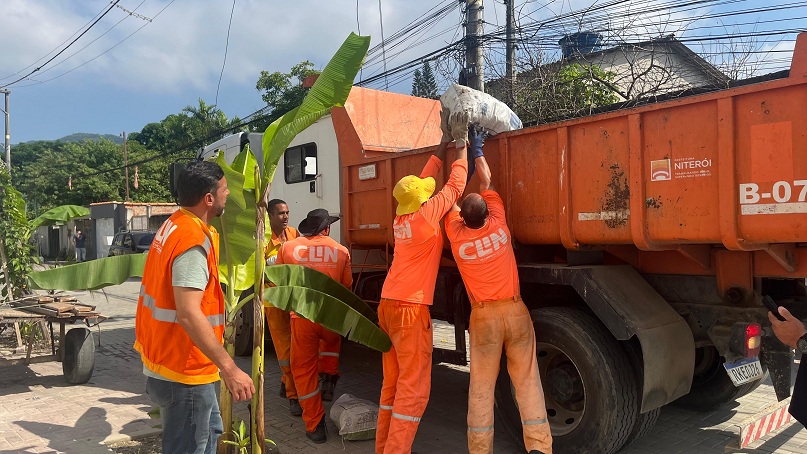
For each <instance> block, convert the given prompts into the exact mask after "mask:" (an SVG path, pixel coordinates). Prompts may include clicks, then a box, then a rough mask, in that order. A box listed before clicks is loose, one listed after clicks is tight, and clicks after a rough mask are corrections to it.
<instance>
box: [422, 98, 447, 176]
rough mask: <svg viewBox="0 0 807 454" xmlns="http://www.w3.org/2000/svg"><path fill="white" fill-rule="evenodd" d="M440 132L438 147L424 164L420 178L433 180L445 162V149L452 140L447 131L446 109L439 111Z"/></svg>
mask: <svg viewBox="0 0 807 454" xmlns="http://www.w3.org/2000/svg"><path fill="white" fill-rule="evenodd" d="M440 131H442V132H443V137H441V138H440V145H439V146H438V147H437V150H436V151H435V152H434V155H433V156H432V157H430V158H429V160H428V161H427V162H426V165H425V166H424V167H423V171H422V172H420V178H427V177H432V178H435V177H436V176H437V172H439V171H440V168H441V167H442V166H443V162H444V161H445V160H446V148H448V144H449V143H451V142H452V141H453V140H454V138H453V137H452V136H451V132H450V131H449V126H448V111H447V110H446V109H442V110H441V111H440ZM435 158H436V159H435Z"/></svg>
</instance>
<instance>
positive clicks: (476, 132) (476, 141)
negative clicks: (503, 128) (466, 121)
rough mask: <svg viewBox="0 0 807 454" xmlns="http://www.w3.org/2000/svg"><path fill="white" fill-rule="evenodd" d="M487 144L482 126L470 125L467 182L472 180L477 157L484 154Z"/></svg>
mask: <svg viewBox="0 0 807 454" xmlns="http://www.w3.org/2000/svg"><path fill="white" fill-rule="evenodd" d="M484 145H485V133H484V132H483V131H482V128H477V127H474V126H470V127H468V179H467V180H466V181H465V184H466V185H467V184H468V183H470V182H471V177H473V176H474V173H476V158H478V157H480V156H484V154H483V153H482V146H484Z"/></svg>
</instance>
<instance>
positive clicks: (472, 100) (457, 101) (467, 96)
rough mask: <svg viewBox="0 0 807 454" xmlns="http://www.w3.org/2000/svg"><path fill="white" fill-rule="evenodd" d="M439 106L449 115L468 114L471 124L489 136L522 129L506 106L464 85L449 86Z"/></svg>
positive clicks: (516, 118)
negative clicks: (463, 112) (456, 113)
mask: <svg viewBox="0 0 807 454" xmlns="http://www.w3.org/2000/svg"><path fill="white" fill-rule="evenodd" d="M440 104H442V106H443V109H446V110H448V112H449V114H451V113H454V112H459V111H462V110H464V111H465V112H468V115H469V116H470V120H471V123H472V124H475V125H477V126H481V127H482V128H483V129H484V130H485V132H487V133H488V134H491V135H493V134H498V133H500V132H507V131H513V130H516V129H521V128H522V124H521V120H520V119H519V118H518V115H516V114H515V113H514V112H513V111H512V110H510V108H509V107H507V104H505V103H503V102H501V101H499V100H498V99H496V98H494V97H493V96H490V95H489V94H487V93H482V92H481V91H478V90H474V89H473V88H468V87H466V86H464V85H458V84H453V85H451V86H450V87H449V88H448V90H446V92H445V93H443V96H440Z"/></svg>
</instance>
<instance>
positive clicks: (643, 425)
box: [623, 342, 661, 446]
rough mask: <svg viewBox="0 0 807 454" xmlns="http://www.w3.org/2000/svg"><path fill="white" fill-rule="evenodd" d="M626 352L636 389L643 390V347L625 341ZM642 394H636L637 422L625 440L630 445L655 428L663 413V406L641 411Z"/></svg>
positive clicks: (626, 444)
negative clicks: (634, 378)
mask: <svg viewBox="0 0 807 454" xmlns="http://www.w3.org/2000/svg"><path fill="white" fill-rule="evenodd" d="M623 345H624V347H625V353H626V354H627V355H628V361H630V365H631V368H632V369H633V376H634V377H636V390H637V391H638V392H641V388H642V385H641V383H642V381H643V380H644V362H643V361H642V352H641V347H639V345H638V344H634V343H631V342H624V343H623ZM641 407H642V396H641V394H637V396H636V422H635V423H634V424H633V430H631V432H630V435H628V439H627V440H626V441H625V446H630V445H631V444H633V442H635V441H636V440H638V439H640V438H642V437H643V436H644V435H645V434H647V433H648V432H650V430H651V429H653V426H655V425H656V422H658V417H659V415H661V407H659V408H654V409H652V410H650V411H648V412H645V413H641Z"/></svg>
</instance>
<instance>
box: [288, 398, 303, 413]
mask: <svg viewBox="0 0 807 454" xmlns="http://www.w3.org/2000/svg"><path fill="white" fill-rule="evenodd" d="M289 413H291V415H292V416H303V407H301V406H300V401H299V400H297V399H289Z"/></svg>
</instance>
